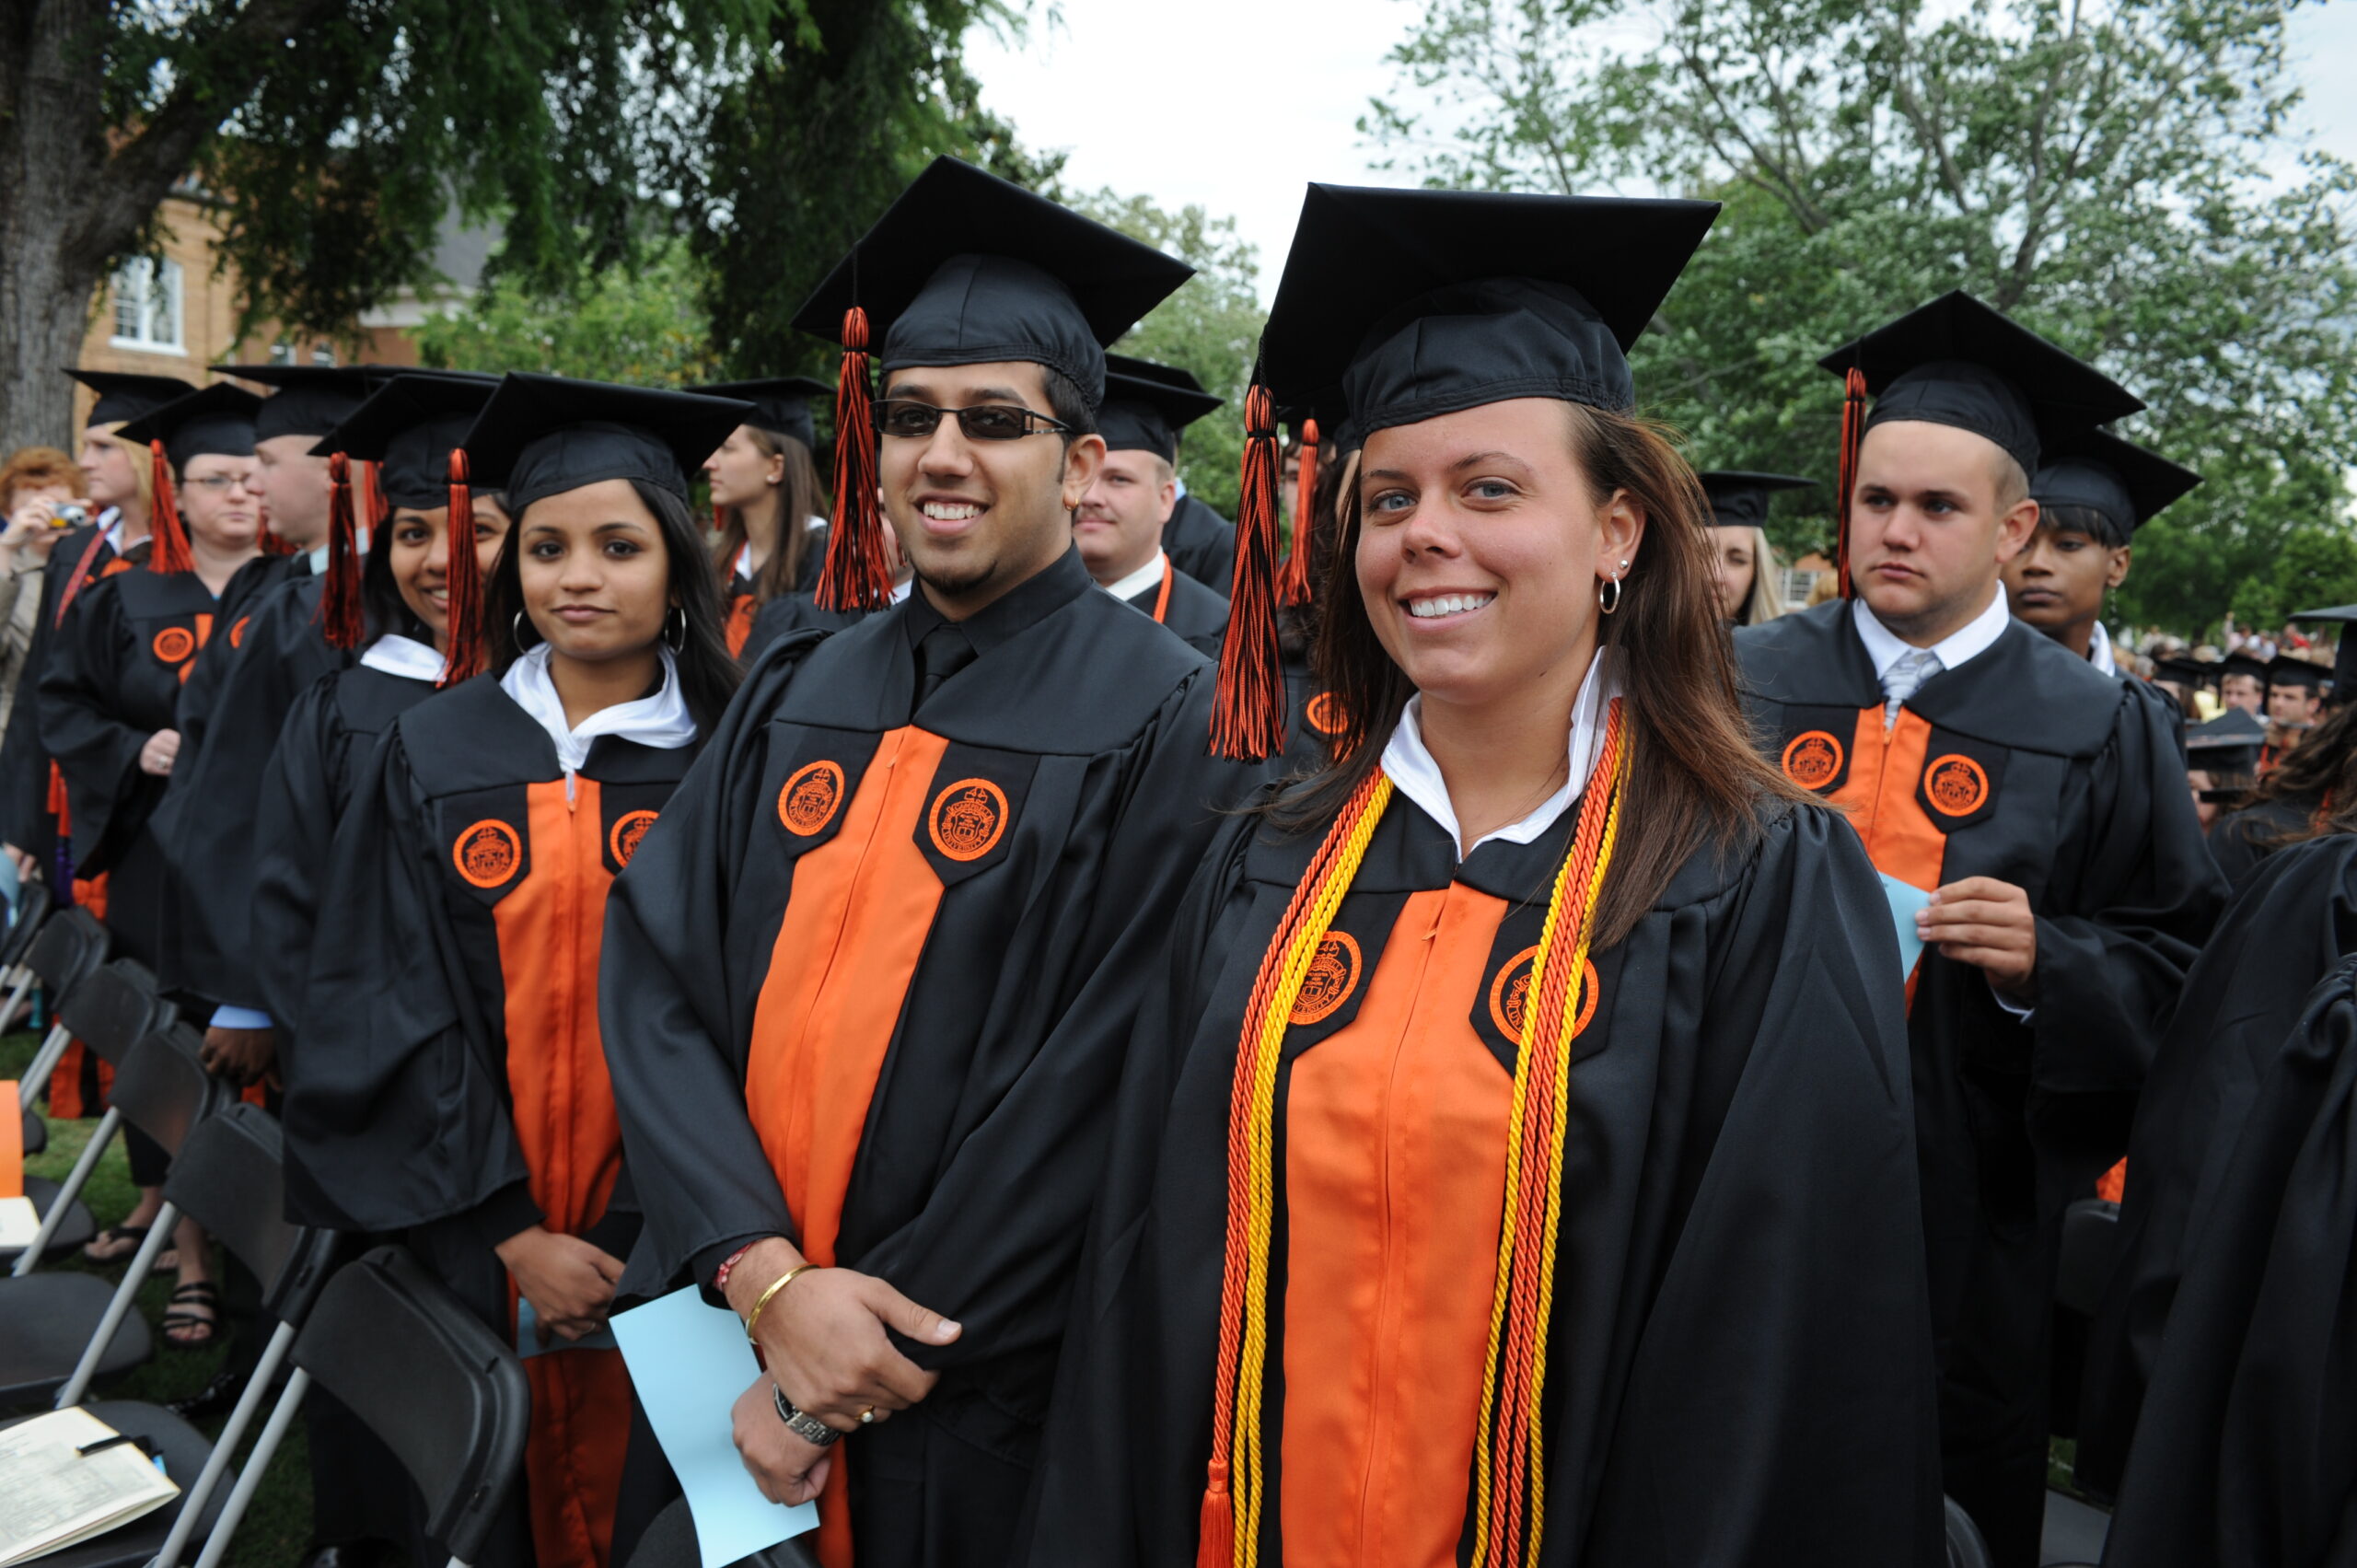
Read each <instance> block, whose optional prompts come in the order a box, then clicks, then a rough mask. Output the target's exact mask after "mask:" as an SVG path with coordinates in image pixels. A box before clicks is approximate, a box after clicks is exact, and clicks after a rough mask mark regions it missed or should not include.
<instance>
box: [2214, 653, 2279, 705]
mask: <svg viewBox="0 0 2357 1568" xmlns="http://www.w3.org/2000/svg"><path fill="white" fill-rule="evenodd" d="M2267 674H2268V670H2267V661H2266V660H2265V659H2263V658H2253V657H2252V656H2250V655H2248V654H2228V655H2227V656H2225V658H2224V659H2223V660H2222V661H2221V662H2220V664H2219V666H2218V696H2219V698H2220V700H2221V701H2223V703H2225V704H2226V706H2228V707H2230V708H2240V709H2241V710H2242V711H2243V712H2245V713H2247V714H2250V715H2251V716H2252V717H2253V718H2257V719H2264V718H2266V717H2267Z"/></svg>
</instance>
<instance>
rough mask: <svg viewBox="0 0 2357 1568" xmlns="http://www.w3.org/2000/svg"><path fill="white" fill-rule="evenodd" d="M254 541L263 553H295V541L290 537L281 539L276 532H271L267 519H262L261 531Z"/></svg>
mask: <svg viewBox="0 0 2357 1568" xmlns="http://www.w3.org/2000/svg"><path fill="white" fill-rule="evenodd" d="M254 542H255V543H256V544H258V545H260V546H261V552H262V553H263V554H264V555H292V554H294V553H295V541H294V540H291V539H281V538H279V537H278V536H277V535H276V534H274V533H273V532H271V531H270V523H269V521H268V520H267V519H265V520H264V521H263V523H262V525H261V534H260V535H259V536H258V537H257V538H256V539H255V540H254Z"/></svg>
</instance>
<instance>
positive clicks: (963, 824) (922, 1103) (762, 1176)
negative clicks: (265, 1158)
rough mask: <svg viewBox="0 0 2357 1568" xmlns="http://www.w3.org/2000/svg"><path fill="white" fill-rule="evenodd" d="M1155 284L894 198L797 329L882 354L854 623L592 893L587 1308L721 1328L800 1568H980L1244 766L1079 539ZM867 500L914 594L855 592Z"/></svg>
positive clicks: (864, 561)
mask: <svg viewBox="0 0 2357 1568" xmlns="http://www.w3.org/2000/svg"><path fill="white" fill-rule="evenodd" d="M985 237H987V238H985ZM1187 275H1188V269H1187V268H1186V267H1184V266H1182V265H1181V264H1179V262H1176V261H1171V260H1169V259H1168V258H1167V257H1165V256H1163V255H1161V254H1160V253H1159V252H1158V251H1155V250H1151V249H1149V248H1147V247H1144V246H1142V245H1139V244H1137V243H1135V242H1134V241H1132V240H1130V239H1127V238H1123V237H1122V236H1120V235H1118V234H1115V233H1113V232H1112V231H1111V230H1109V229H1106V228H1103V227H1101V226H1097V225H1096V224H1094V223H1091V222H1089V221H1088V220H1086V219H1085V218H1082V217H1080V216H1078V215H1074V214H1073V213H1070V212H1067V211H1065V210H1063V209H1062V208H1061V207H1058V206H1056V205H1054V204H1053V203H1049V202H1047V201H1044V200H1042V199H1040V198H1039V197H1038V196H1035V195H1032V194H1030V193H1028V192H1023V191H1021V190H1018V189H1017V188H1016V187H1014V186H1012V185H1009V184H1006V183H1005V182H1004V181H1002V180H996V179H994V178H993V177H992V176H989V175H986V174H983V173H981V171H979V170H977V169H974V168H969V167H967V166H966V165H963V164H960V163H957V162H955V161H952V160H949V159H942V160H940V161H937V162H936V163H935V164H934V165H933V167H932V168H929V169H927V170H926V172H925V173H924V174H923V176H921V177H920V178H919V179H918V180H917V181H916V182H915V184H913V185H912V186H911V188H910V189H909V190H908V191H907V192H904V193H903V194H902V195H901V197H900V200H899V202H898V203H895V204H894V206H893V207H892V209H891V210H890V211H889V212H888V213H887V214H886V215H884V217H883V218H882V219H881V220H880V221H879V222H878V223H877V226H876V227H875V229H874V230H872V231H871V232H870V233H869V234H868V236H867V237H866V238H865V239H864V240H863V241H862V242H861V243H860V245H859V247H858V248H857V250H855V251H854V252H853V255H852V256H851V257H850V258H847V259H846V260H845V261H844V262H843V263H842V265H841V266H840V267H838V268H837V269H836V272H835V273H834V275H833V276H831V277H830V279H828V281H827V282H826V283H825V284H824V285H822V286H821V287H820V289H819V293H818V294H817V296H815V297H814V298H813V299H812V300H811V302H810V303H809V304H808V305H807V306H806V307H805V308H804V309H803V312H802V314H801V316H800V317H799V318H798V319H797V322H796V324H797V325H799V326H802V327H804V328H805V329H806V330H809V331H819V332H823V333H825V334H827V335H830V336H832V335H834V334H835V333H837V332H838V331H841V332H842V335H843V339H844V343H845V346H846V350H847V352H857V353H858V355H859V356H858V357H855V358H853V360H852V361H851V362H850V364H849V365H848V366H847V369H846V375H847V377H853V376H864V375H865V370H866V366H865V353H864V351H865V349H866V348H867V346H868V345H869V343H880V346H881V350H882V353H881V354H880V359H881V366H880V368H881V372H882V375H881V382H880V386H879V387H878V389H877V401H876V403H875V407H874V412H873V417H872V423H873V425H874V429H875V432H876V434H875V436H874V440H875V446H874V447H872V448H869V447H854V446H853V445H852V443H853V432H851V431H846V432H845V433H844V435H843V436H842V443H841V449H840V450H839V453H838V460H839V463H841V465H842V475H841V476H840V479H839V482H838V484H837V487H836V494H837V496H838V498H839V505H842V502H843V501H845V500H847V501H849V502H850V503H851V505H849V506H846V507H843V510H844V511H845V512H846V513H847V514H848V515H842V516H838V517H836V518H835V519H834V526H833V529H832V532H831V535H830V543H829V560H828V564H827V569H826V571H825V572H824V574H822V576H821V579H820V581H821V588H820V600H821V602H822V603H823V604H826V605H829V606H830V607H835V606H840V605H846V604H855V605H860V606H864V607H867V606H872V607H877V608H875V609H874V610H873V612H872V613H869V614H867V615H865V616H864V617H863V618H861V619H860V620H859V621H857V622H856V623H854V624H853V625H852V626H850V627H849V628H847V629H845V630H842V631H839V632H835V633H819V632H815V631H804V632H798V633H794V634H792V635H789V636H786V637H784V638H783V639H781V640H780V641H779V642H778V643H777V644H776V645H774V646H772V648H771V649H770V650H769V652H767V653H766V654H765V655H764V656H762V659H761V663H760V664H759V665H758V666H757V667H756V668H755V669H754V671H753V674H752V676H751V677H750V679H749V681H748V683H747V686H746V689H745V691H743V692H742V694H741V695H740V696H739V697H738V699H737V702H736V703H735V704H734V705H733V706H732V708H731V709H730V712H729V716H728V719H727V721H726V723H725V724H724V725H723V726H721V728H720V729H719V730H718V731H717V732H716V733H715V734H714V736H713V738H712V739H711V741H710V743H709V745H708V746H707V748H706V749H705V753H704V755H703V757H702V760H701V761H699V762H698V763H697V765H696V767H695V769H694V771H693V772H691V773H690V774H689V776H688V778H687V779H686V781H685V782H684V783H683V784H681V785H680V787H679V792H678V793H677V794H676V795H675V796H673V797H672V799H671V801H670V803H669V804H668V806H667V807H665V808H664V811H663V814H662V819H661V820H660V821H659V822H658V823H657V824H656V827H655V828H654V829H653V830H651V831H650V832H649V833H648V834H647V835H646V837H645V839H644V841H643V842H641V843H640V844H639V846H638V848H637V850H636V852H635V854H633V858H632V861H631V865H630V868H629V869H628V871H626V872H625V873H624V874H623V875H622V877H621V879H620V880H619V881H618V882H617V883H616V884H615V887H614V890H613V894H612V898H611V901H610V905H609V914H608V921H607V928H606V935H605V946H604V964H603V974H604V977H605V978H604V984H603V989H602V996H601V1015H602V1019H603V1024H604V1033H605V1038H606V1040H607V1041H608V1047H607V1051H608V1060H609V1063H610V1069H611V1072H612V1074H613V1081H614V1089H615V1098H616V1101H617V1103H618V1105H619V1106H620V1107H621V1117H622V1127H623V1134H624V1138H625V1142H626V1144H627V1150H628V1157H629V1161H630V1167H631V1171H632V1175H633V1182H634V1185H635V1187H636V1190H637V1191H638V1194H639V1196H640V1199H641V1201H642V1202H644V1204H645V1208H646V1218H647V1231H646V1237H645V1239H644V1241H643V1242H642V1244H641V1247H640V1249H639V1251H638V1253H637V1254H636V1255H635V1256H634V1257H633V1264H632V1267H633V1273H632V1276H631V1277H630V1278H629V1279H626V1280H625V1282H624V1287H623V1288H624V1290H625V1292H627V1291H630V1290H632V1289H633V1288H640V1289H645V1288H653V1287H656V1286H660V1285H664V1284H668V1283H675V1282H677V1281H679V1279H681V1278H682V1277H684V1278H688V1279H692V1280H693V1281H694V1282H695V1283H698V1284H699V1285H701V1286H702V1287H704V1288H705V1289H706V1290H707V1291H711V1292H714V1293H716V1298H717V1299H720V1300H725V1301H726V1303H727V1305H728V1306H730V1307H733V1308H734V1309H735V1310H736V1311H737V1314H738V1315H739V1317H740V1318H742V1319H743V1320H744V1322H745V1324H746V1329H747V1333H748V1335H749V1337H750V1338H751V1339H752V1340H753V1342H754V1343H755V1345H756V1346H757V1348H758V1350H759V1352H760V1354H761V1359H762V1362H763V1371H762V1373H761V1376H760V1377H759V1378H757V1379H756V1380H755V1382H754V1383H753V1384H752V1386H751V1387H749V1388H743V1389H741V1390H740V1389H737V1388H728V1389H717V1390H714V1393H713V1397H714V1400H715V1402H717V1401H723V1400H730V1399H732V1398H733V1399H734V1400H735V1401H736V1403H735V1433H736V1438H737V1447H738V1449H739V1451H740V1453H741V1454H742V1456H743V1458H744V1460H745V1463H746V1466H747V1468H748V1469H750V1470H751V1471H752V1473H753V1475H754V1476H755V1477H756V1479H757V1480H758V1481H760V1483H761V1488H762V1490H763V1491H764V1492H765V1493H767V1494H769V1495H770V1496H772V1498H775V1499H776V1500H778V1501H781V1502H788V1503H796V1502H801V1501H804V1500H806V1499H808V1498H812V1497H816V1498H817V1499H818V1500H819V1510H820V1517H821V1520H822V1524H821V1530H820V1540H819V1555H820V1558H821V1560H822V1561H824V1562H827V1563H829V1564H830V1565H831V1568H842V1565H843V1564H846V1563H851V1562H864V1563H891V1564H942V1565H946V1564H963V1563H973V1564H977V1565H980V1564H997V1563H1000V1562H1004V1560H1005V1558H1006V1556H1007V1553H1008V1551H1009V1543H1010V1540H1011V1538H1012V1535H1013V1532H1014V1528H1015V1523H1016V1515H1017V1514H1018V1512H1019V1511H1020V1509H1021V1508H1022V1506H1023V1503H1024V1499H1025V1495H1026V1493H1027V1492H1028V1486H1029V1479H1030V1469H1031V1462H1032V1458H1033V1456H1034V1454H1035V1452H1036V1450H1037V1446H1038V1439H1039V1423H1040V1421H1041V1419H1042V1418H1043V1416H1044V1415H1045V1412H1046V1409H1047V1403H1048V1396H1049V1390H1050V1387H1051V1383H1052V1382H1053V1379H1054V1374H1055V1366H1056V1358H1057V1353H1058V1349H1059V1343H1060V1339H1061V1334H1062V1323H1063V1317H1064V1308H1065V1305H1066V1296H1067V1295H1068V1292H1069V1288H1070V1283H1071V1276H1072V1272H1073V1269H1074V1263H1075V1261H1076V1257H1077V1253H1078V1249H1079V1244H1080V1239H1081V1234H1082V1231H1083V1229H1084V1228H1085V1225H1086V1217H1087V1211H1088V1205H1089V1202H1090V1199H1091V1197H1092V1195H1093V1193H1094V1191H1095V1188H1096V1185H1097V1177H1098V1174H1099V1167H1100V1165H1101V1163H1102V1159H1103V1156H1104V1152H1105V1147H1106V1141H1107V1138H1108V1134H1109V1124H1110V1119H1111V1110H1112V1099H1113V1091H1114V1087H1115V1085H1116V1083H1117V1081H1118V1080H1119V1078H1120V1070H1121V1063H1122V1059H1123V1056H1124V1052H1125V1047H1126V1044H1127V1040H1128V1035H1129V1029H1130V1024H1131V1021H1132V1016H1133V1015H1134V1013H1135V1011H1136V1009H1137V1006H1138V1004H1139V1002H1140V1000H1141V998H1142V996H1143V994H1144V991H1145V989H1146V987H1147V985H1148V984H1149V983H1150V982H1151V981H1152V979H1153V976H1154V974H1155V971H1156V970H1157V968H1158V963H1157V958H1158V956H1159V955H1160V954H1161V952H1162V951H1163V950H1164V948H1165V947H1166V946H1167V934H1168V931H1169V927H1170V922H1171V918H1172V915H1173V912H1174V910H1175V908H1176V906H1177V903H1178V900H1179V895H1180V893H1181V892H1182V890H1183V889H1184V888H1185V886H1186V884H1187V882H1188V880H1189V878H1190V876H1191V874H1192V872H1193V870H1194V868H1195V866H1196V864H1197V862H1198V861H1199V860H1200V859H1201V857H1202V854H1203V853H1204V850H1205V847H1206V845H1207V844H1208V842H1209V841H1210V839H1211V836H1212V833H1213V829H1214V827H1215V825H1216V819H1215V811H1216V808H1217V807H1221V806H1224V805H1226V804H1229V803H1232V802H1234V801H1236V800H1237V799H1239V798H1241V796H1243V794H1244V793H1245V792H1246V791H1247V790H1248V789H1249V788H1250V787H1251V785H1252V784H1253V783H1255V782H1257V776H1258V774H1259V772H1260V770H1258V769H1252V770H1246V769H1242V768H1237V767H1233V766H1231V765H1228V764H1224V763H1219V762H1215V761H1213V760H1212V759H1211V758H1210V757H1209V756H1208V755H1207V754H1206V752H1207V739H1208V730H1209V723H1210V710H1211V696H1212V688H1213V679H1214V672H1213V668H1212V667H1211V666H1210V664H1209V663H1208V662H1207V661H1206V660H1205V659H1204V658H1203V657H1202V656H1201V655H1199V654H1198V653H1196V652H1195V651H1193V650H1192V649H1190V648H1189V647H1188V646H1187V645H1185V644H1184V643H1182V642H1180V641H1179V639H1178V638H1176V637H1174V636H1172V635H1171V634H1170V633H1168V632H1167V631H1166V630H1165V629H1164V628H1162V627H1159V626H1156V625H1155V624H1154V623H1153V622H1152V621H1149V620H1148V619H1147V618H1146V617H1145V616H1143V615H1140V614H1139V613H1137V611H1135V610H1132V609H1131V608H1130V607H1129V606H1128V605H1126V604H1123V603H1120V602H1119V601H1117V600H1116V599H1114V598H1112V597H1111V596H1110V595H1108V594H1105V593H1102V592H1099V591H1098V590H1097V587H1096V586H1095V585H1094V584H1093V583H1092V581H1091V580H1090V577H1089V574H1088V572H1087V570H1086V567H1085V566H1084V565H1083V564H1082V562H1081V559H1080V557H1079V555H1078V553H1077V552H1076V551H1075V550H1074V542H1073V517H1074V512H1075V511H1076V510H1077V509H1078V508H1079V506H1080V504H1081V500H1082V497H1083V496H1084V495H1085V494H1087V492H1088V489H1089V486H1090V485H1091V483H1092V482H1095V480H1096V479H1097V474H1098V472H1099V470H1101V468H1102V465H1103V462H1104V458H1105V442H1104V439H1103V437H1102V436H1100V435H1098V434H1097V424H1096V420H1097V408H1098V407H1099V405H1100V403H1101V401H1102V400H1103V398H1104V395H1105V374H1106V371H1105V356H1104V351H1103V345H1104V344H1105V343H1109V342H1110V341H1112V340H1113V339H1114V338H1115V337H1117V336H1118V335H1120V333H1121V332H1122V331H1125V330H1127V328H1128V327H1129V326H1130V325H1131V324H1132V322H1133V321H1135V320H1136V319H1138V318H1139V317H1141V316H1143V315H1144V314H1145V312H1146V311H1147V310H1149V309H1151V308H1153V307H1154V305H1155V303H1156V302H1157V301H1159V300H1160V299H1162V298H1163V297H1164V296H1167V295H1168V294H1169V293H1170V292H1171V291H1172V290H1173V289H1175V288H1177V287H1178V286H1179V284H1181V283H1182V282H1184V281H1185V279H1186V277H1187ZM853 406H854V408H855V404H854V405H853ZM870 451H872V452H873V454H874V458H875V466H874V467H873V468H872V469H870V468H867V467H866V466H865V459H866V458H867V456H868V454H869V452H870ZM871 497H874V498H879V499H880V502H881V507H882V511H883V514H884V516H885V517H886V518H888V522H889V526H890V528H891V532H892V534H893V536H894V537H895V538H897V540H899V542H900V549H901V551H902V552H904V554H905V556H906V559H907V563H908V564H909V566H910V567H911V570H912V571H913V573H914V578H915V583H916V590H915V591H914V592H912V593H911V594H910V595H909V596H908V597H907V598H905V599H904V600H902V601H901V602H900V603H898V604H888V589H889V584H890V578H889V575H888V571H887V567H886V558H885V552H884V551H883V549H882V540H881V537H880V534H879V533H878V532H877V529H878V528H879V526H880V525H879V523H878V521H877V517H876V515H875V513H874V511H873V510H870V509H868V508H866V507H865V506H862V505H859V503H862V502H865V501H867V500H869V499H870V498H871ZM863 514H864V515H863ZM846 1435H849V1436H850V1441H848V1442H844V1443H842V1444H841V1446H837V1445H838V1441H839V1439H841V1438H842V1437H844V1436H846ZM633 1467H634V1471H635V1472H636V1473H639V1474H642V1475H643V1474H644V1469H642V1468H640V1462H639V1461H637V1460H635V1459H634V1460H633ZM646 1468H652V1467H646ZM655 1502H656V1498H655V1497H654V1496H653V1495H652V1494H651V1492H644V1491H641V1490H639V1489H635V1488H633V1489H632V1495H630V1496H628V1497H626V1498H625V1499H624V1503H623V1516H622V1517H621V1519H620V1520H618V1522H617V1527H616V1539H615V1554H616V1556H617V1558H618V1559H619V1558H621V1557H623V1556H626V1555H627V1551H628V1548H629V1545H630V1544H631V1542H632V1541H633V1539H634V1536H635V1529H634V1527H636V1526H637V1524H638V1523H639V1521H640V1520H641V1519H643V1517H644V1513H645V1511H646V1510H647V1508H648V1507H649V1506H651V1505H652V1504H654V1503H655Z"/></svg>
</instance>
